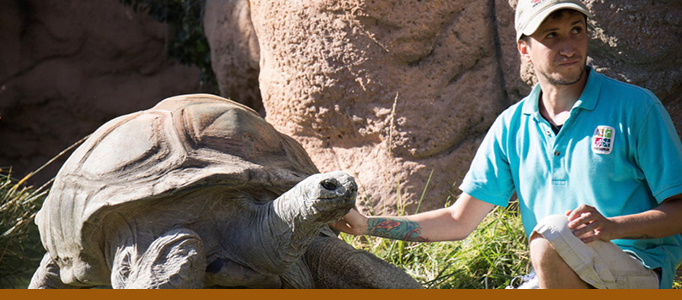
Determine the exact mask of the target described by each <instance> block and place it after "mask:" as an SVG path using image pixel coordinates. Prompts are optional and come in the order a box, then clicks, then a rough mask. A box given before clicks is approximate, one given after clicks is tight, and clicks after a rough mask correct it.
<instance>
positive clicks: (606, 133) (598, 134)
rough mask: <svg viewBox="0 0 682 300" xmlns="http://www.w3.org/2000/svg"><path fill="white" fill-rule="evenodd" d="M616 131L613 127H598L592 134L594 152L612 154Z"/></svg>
mask: <svg viewBox="0 0 682 300" xmlns="http://www.w3.org/2000/svg"><path fill="white" fill-rule="evenodd" d="M614 132H615V130H614V129H613V127H611V126H604V125H602V126H597V128H596V129H595V130H594V134H592V152H594V153H597V154H611V150H612V149H613V139H614V138H615V136H614Z"/></svg>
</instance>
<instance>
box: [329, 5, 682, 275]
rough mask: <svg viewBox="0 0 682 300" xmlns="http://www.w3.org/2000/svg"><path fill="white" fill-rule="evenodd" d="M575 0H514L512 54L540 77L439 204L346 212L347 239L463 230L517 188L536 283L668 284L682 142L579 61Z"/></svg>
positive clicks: (583, 10) (459, 234)
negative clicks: (446, 203) (403, 210)
mask: <svg viewBox="0 0 682 300" xmlns="http://www.w3.org/2000/svg"><path fill="white" fill-rule="evenodd" d="M591 17H592V15H591V14H590V12H589V11H588V9H587V7H586V6H585V5H584V4H583V3H582V2H580V0H573V1H569V0H563V1H562V0H520V2H519V4H518V7H517V11H516V22H515V23H516V30H517V42H518V50H519V53H520V54H521V57H522V58H523V59H524V60H525V61H527V62H529V63H531V64H532V66H533V68H534V71H535V74H536V75H537V77H538V81H539V83H538V84H537V85H536V86H535V87H534V88H533V91H532V92H531V93H530V95H528V96H527V97H526V98H524V99H523V100H521V101H520V102H519V103H517V104H515V105H512V106H511V107H509V108H508V109H507V110H505V111H504V112H503V113H502V114H501V115H500V116H499V117H498V118H497V120H496V121H495V122H494V124H493V125H492V126H491V128H490V130H489V132H488V134H487V135H486V137H485V139H484V141H483V142H482V144H481V146H480V148H479V150H478V152H477V153H476V156H475V158H474V160H473V162H472V165H471V168H470V170H469V172H468V173H467V175H466V177H465V179H464V181H463V183H462V185H461V186H460V189H461V190H462V191H463V193H462V195H461V196H460V197H459V199H458V200H457V201H456V202H455V203H454V204H453V205H452V206H451V207H448V208H443V209H439V210H434V211H430V212H425V213H420V214H416V215H412V216H408V217H405V218H397V217H370V218H367V217H365V216H363V215H361V214H359V213H358V212H357V211H354V210H353V211H351V212H350V213H349V214H348V215H346V216H345V217H344V219H343V220H341V221H339V222H337V223H335V224H333V225H332V226H334V227H335V228H336V229H338V230H341V231H344V232H347V233H351V234H369V235H375V236H380V237H386V238H393V239H403V240H409V241H449V240H461V239H464V238H465V237H467V236H468V235H469V234H470V233H471V232H472V231H473V230H474V229H475V228H476V227H477V226H478V224H479V223H480V222H481V221H482V220H483V218H484V217H485V216H486V215H487V214H488V213H489V212H490V211H491V210H492V209H493V208H494V206H495V205H499V206H506V205H507V204H508V201H509V200H510V198H511V196H512V194H513V193H514V192H516V193H517V195H518V198H519V204H520V209H521V216H522V220H523V226H524V229H525V231H526V234H527V236H528V238H529V249H530V260H531V263H532V265H533V269H534V270H535V272H536V274H537V284H538V285H539V287H540V288H590V287H594V288H658V287H663V288H670V287H672V281H673V278H674V275H675V270H676V267H677V266H678V264H679V263H680V261H681V260H682V239H681V238H680V237H679V235H677V234H678V233H680V232H682V200H680V199H681V198H682V176H681V175H682V145H681V144H680V140H679V137H678V136H677V133H676V131H675V129H674V127H673V125H672V122H671V120H670V117H669V115H668V113H667V112H666V111H665V109H664V108H663V106H662V105H661V103H660V101H659V100H658V99H657V98H656V97H655V96H654V95H653V94H652V93H651V92H649V91H648V90H645V89H642V88H639V87H635V86H632V85H629V84H625V83H622V82H618V81H615V80H613V79H610V78H607V77H605V76H604V75H601V74H598V73H596V72H595V71H594V70H593V69H592V68H590V67H588V66H586V58H587V44H588V35H587V24H586V23H587V18H591Z"/></svg>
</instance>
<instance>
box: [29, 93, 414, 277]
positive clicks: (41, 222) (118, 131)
mask: <svg viewBox="0 0 682 300" xmlns="http://www.w3.org/2000/svg"><path fill="white" fill-rule="evenodd" d="M356 194H357V186H356V184H355V182H354V179H353V177H351V176H349V175H347V174H345V173H343V172H338V171H337V172H331V173H326V174H319V171H318V169H317V168H316V167H315V165H314V164H313V163H312V161H311V160H310V158H309V157H308V155H307V154H306V152H305V151H304V150H303V148H302V147H301V146H300V145H299V144H298V143H296V142H295V141H294V140H293V139H292V138H290V137H288V136H285V135H283V134H281V133H279V132H277V131H276V130H275V129H274V128H273V127H272V126H271V125H270V124H268V123H267V122H265V120H263V119H262V118H261V117H260V116H259V115H258V114H257V113H256V112H255V111H253V110H251V109H250V108H248V107H245V106H243V105H240V104H238V103H236V102H233V101H230V100H227V99H224V98H220V97H217V96H213V95H206V94H194V95H183V96H177V97H172V98H168V99H165V100H164V101H162V102H160V103H159V104H157V105H156V106H155V107H153V108H151V109H149V110H146V111H141V112H136V113H132V114H129V115H125V116H121V117H118V118H116V119H113V120H111V121H109V122H108V123H106V124H104V125H103V126H102V127H100V128H99V129H98V130H97V131H95V132H94V133H93V134H92V135H91V136H90V137H89V138H88V139H87V140H86V141H85V142H84V144H83V145H81V146H80V147H78V148H77V150H75V151H74V153H73V154H72V155H71V157H69V159H68V160H67V161H66V162H65V163H64V165H63V166H62V168H61V170H60V171H59V173H58V174H57V177H56V179H55V182H54V185H53V187H52V189H51V191H50V193H49V195H48V197H47V199H46V200H45V203H44V205H43V207H42V208H41V210H40V211H39V213H38V215H37V216H36V224H37V225H38V228H39V229H40V236H41V240H42V243H43V246H44V247H45V249H46V250H47V253H46V254H45V256H44V258H43V260H42V262H41V265H40V267H39V268H38V270H37V271H36V272H35V274H34V276H33V279H32V280H31V283H30V285H29V287H30V288H70V287H90V286H108V285H110V286H112V287H114V288H202V287H255V288H419V287H420V285H419V284H418V283H417V282H416V281H415V280H414V279H412V278H411V277H410V276H408V275H407V274H406V273H404V272H403V271H402V270H400V269H398V268H397V267H395V266H393V265H391V264H388V263H386V262H385V261H383V260H381V259H379V258H377V257H375V256H373V255H372V254H370V253H368V252H366V251H361V250H356V249H354V248H353V247H351V246H350V245H348V244H346V243H345V242H343V241H342V240H340V239H339V238H338V237H337V236H336V235H335V233H334V232H333V231H332V230H331V229H330V228H329V227H328V226H327V224H328V223H330V222H334V221H336V220H338V219H340V218H341V217H342V216H343V215H344V214H345V213H346V212H348V210H349V209H350V208H352V207H353V206H354V205H355V197H356Z"/></svg>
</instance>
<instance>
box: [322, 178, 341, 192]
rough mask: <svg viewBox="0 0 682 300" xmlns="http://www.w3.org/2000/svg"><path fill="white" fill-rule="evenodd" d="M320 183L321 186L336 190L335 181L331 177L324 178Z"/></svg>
mask: <svg viewBox="0 0 682 300" xmlns="http://www.w3.org/2000/svg"><path fill="white" fill-rule="evenodd" d="M320 184H321V185H322V187H323V188H325V189H327V190H330V191H333V190H336V188H337V186H336V182H334V181H333V180H331V179H325V180H323V181H322V182H320Z"/></svg>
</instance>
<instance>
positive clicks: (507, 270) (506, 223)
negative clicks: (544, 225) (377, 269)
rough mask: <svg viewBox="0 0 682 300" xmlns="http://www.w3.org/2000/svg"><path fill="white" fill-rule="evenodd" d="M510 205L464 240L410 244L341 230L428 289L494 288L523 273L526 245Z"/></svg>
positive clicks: (351, 241)
mask: <svg viewBox="0 0 682 300" xmlns="http://www.w3.org/2000/svg"><path fill="white" fill-rule="evenodd" d="M522 228H523V227H522V226H521V218H520V217H519V216H518V214H517V210H516V209H515V208H513V207H512V208H509V209H507V208H501V207H498V208H496V209H495V210H493V211H492V212H491V213H490V214H489V215H488V216H487V217H486V218H485V219H484V220H483V222H482V223H481V224H480V226H479V227H478V228H477V229H476V230H475V231H474V232H473V233H472V234H471V235H470V236H469V237H467V238H466V239H464V240H462V241H458V242H434V243H416V242H405V241H397V240H388V239H381V238H375V237H369V236H352V235H346V234H343V233H342V234H341V238H342V239H344V240H345V241H346V242H347V243H349V244H351V245H353V246H355V247H356V248H358V249H363V250H366V251H369V252H371V253H373V254H375V255H376V256H378V257H380V258H381V259H384V260H386V261H388V262H390V263H393V264H395V265H397V266H398V267H400V268H401V269H403V270H405V272H407V273H408V274H409V275H411V276H412V277H413V278H415V279H416V280H417V281H418V282H420V283H421V284H422V286H423V287H424V288H430V289H459V288H465V289H486V288H487V289H496V288H504V287H505V286H507V285H508V284H509V283H510V281H511V279H512V278H514V276H516V275H522V274H526V273H527V272H528V271H529V263H528V255H527V243H526V241H525V236H524V233H523V229H522Z"/></svg>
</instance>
